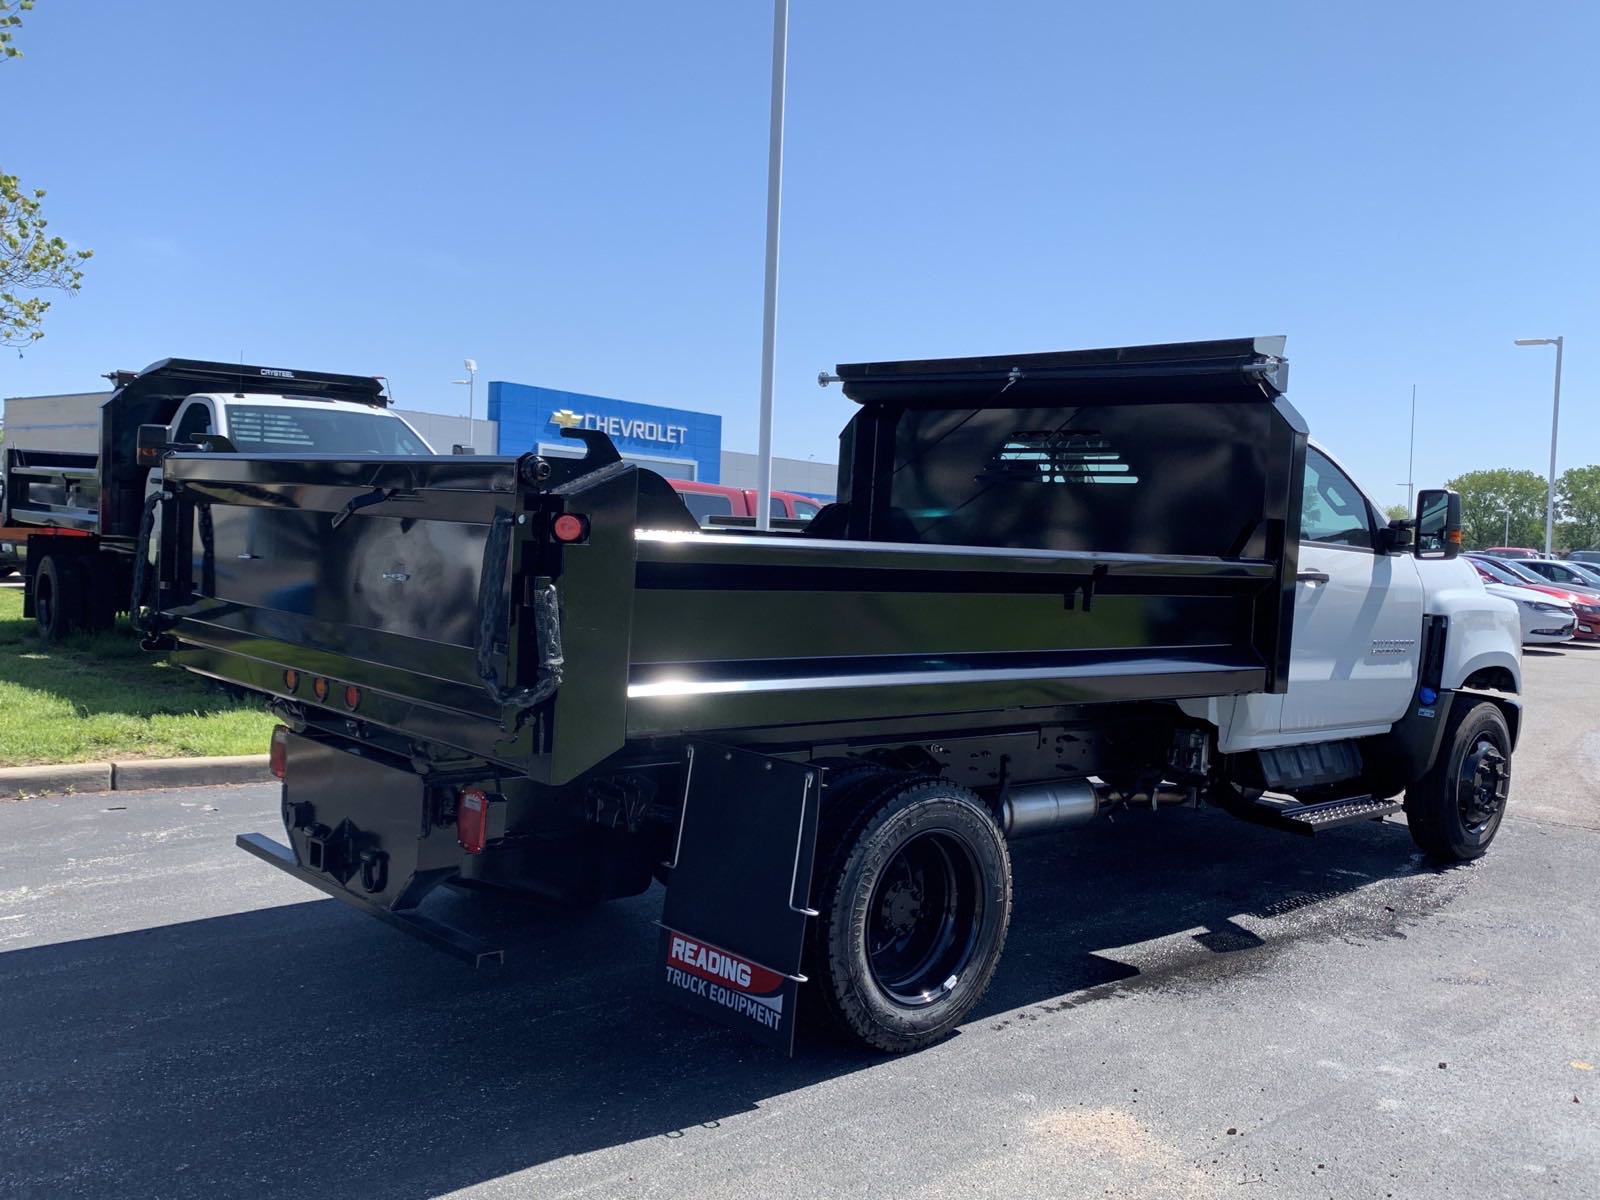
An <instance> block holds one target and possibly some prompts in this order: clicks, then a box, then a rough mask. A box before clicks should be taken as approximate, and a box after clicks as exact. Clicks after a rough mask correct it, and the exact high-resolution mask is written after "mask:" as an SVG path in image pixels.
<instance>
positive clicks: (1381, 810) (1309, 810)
mask: <svg viewBox="0 0 1600 1200" xmlns="http://www.w3.org/2000/svg"><path fill="white" fill-rule="evenodd" d="M1404 807H1405V806H1404V805H1403V804H1401V803H1399V802H1398V801H1395V800H1378V799H1375V798H1374V797H1372V796H1348V797H1346V798H1344V799H1342V800H1323V801H1321V802H1319V803H1317V804H1293V803H1290V804H1274V803H1272V802H1271V801H1262V800H1257V801H1256V802H1255V803H1253V804H1242V805H1239V806H1237V807H1234V806H1231V805H1230V806H1229V808H1228V811H1229V812H1230V813H1232V814H1233V815H1234V816H1236V817H1238V818H1239V819H1240V820H1241V821H1249V822H1250V823H1251V824H1253V825H1265V826H1267V827H1268V828H1269V829H1281V830H1283V831H1285V832H1286V833H1298V834H1301V835H1302V836H1304V837H1315V836H1316V835H1317V834H1319V833H1326V832H1327V831H1328V830H1330V829H1339V828H1342V827H1343V826H1345V825H1354V824H1356V822H1358V821H1375V820H1378V819H1380V818H1382V817H1387V816H1391V815H1393V814H1394V813H1397V812H1400V811H1401V810H1402V809H1403V808H1404Z"/></svg>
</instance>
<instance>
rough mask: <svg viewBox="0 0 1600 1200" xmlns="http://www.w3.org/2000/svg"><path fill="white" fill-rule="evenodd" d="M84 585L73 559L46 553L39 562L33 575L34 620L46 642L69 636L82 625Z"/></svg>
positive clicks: (57, 640)
mask: <svg viewBox="0 0 1600 1200" xmlns="http://www.w3.org/2000/svg"><path fill="white" fill-rule="evenodd" d="M81 582H82V581H81V578H80V576H79V574H78V572H77V571H76V570H75V569H74V564H73V562H72V559H71V558H69V557H67V556H65V555H60V554H46V555H45V556H44V557H43V558H42V559H40V560H39V568H38V570H37V571H36V572H34V576H33V619H34V620H35V621H37V622H38V624H39V636H40V637H41V638H43V639H44V640H45V641H47V642H59V641H61V640H62V639H63V638H66V637H70V636H71V635H72V634H73V633H74V632H76V631H77V629H78V627H79V626H80V625H81V624H82V623H83V622H82V608H83V588H82V586H81Z"/></svg>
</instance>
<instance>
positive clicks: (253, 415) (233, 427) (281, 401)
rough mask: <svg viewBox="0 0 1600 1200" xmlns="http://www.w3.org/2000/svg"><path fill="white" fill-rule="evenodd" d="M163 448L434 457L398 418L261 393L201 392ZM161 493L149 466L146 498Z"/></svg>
mask: <svg viewBox="0 0 1600 1200" xmlns="http://www.w3.org/2000/svg"><path fill="white" fill-rule="evenodd" d="M167 430H168V432H167V438H166V440H167V443H168V444H169V445H174V446H193V445H197V444H202V443H201V442H200V439H201V438H202V437H203V436H204V435H211V436H214V437H216V438H219V439H221V440H220V441H215V442H209V443H205V444H209V445H212V446H214V447H218V448H224V449H228V448H231V449H232V450H234V451H237V452H238V453H241V454H345V455H351V456H354V455H359V454H385V455H416V454H433V453H434V450H433V448H432V447H431V446H429V445H428V443H427V441H426V440H425V439H424V438H423V437H422V435H421V434H419V433H418V432H417V431H416V430H415V429H413V428H412V427H411V426H410V425H409V424H408V423H407V422H406V420H405V418H404V417H401V416H400V415H399V414H397V413H393V412H390V411H388V410H386V409H382V408H374V407H373V406H372V405H370V404H363V403H358V402H355V401H350V400H323V399H310V398H306V397H300V396H282V395H274V394H271V393H260V392H230V393H219V392H201V393H197V394H195V395H192V396H189V397H188V398H187V399H185V400H184V401H183V403H182V404H181V405H180V406H179V407H178V411H177V412H176V413H175V414H173V418H172V422H171V424H170V425H169V426H168V427H167ZM160 490H161V467H160V466H159V464H158V465H156V466H153V467H151V469H150V473H149V476H148V477H147V479H146V482H145V494H146V495H147V496H149V495H154V494H155V493H157V492H159V491H160Z"/></svg>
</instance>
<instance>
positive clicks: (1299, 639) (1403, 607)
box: [1280, 447, 1423, 734]
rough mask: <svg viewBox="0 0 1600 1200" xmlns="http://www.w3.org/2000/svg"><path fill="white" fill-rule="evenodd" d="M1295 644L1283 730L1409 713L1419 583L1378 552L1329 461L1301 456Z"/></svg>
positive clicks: (1363, 504) (1397, 557)
mask: <svg viewBox="0 0 1600 1200" xmlns="http://www.w3.org/2000/svg"><path fill="white" fill-rule="evenodd" d="M1300 521H1301V529H1300V567H1299V578H1298V579H1297V581H1296V583H1295V603H1294V642H1293V644H1292V646H1291V650H1290V658H1289V690H1288V693H1287V694H1286V695H1285V696H1284V702H1283V714H1282V718H1281V726H1280V728H1281V731H1282V732H1284V733H1312V732H1327V731H1335V730H1337V731H1346V732H1349V733H1351V734H1355V733H1358V732H1366V731H1371V730H1376V729H1380V728H1382V727H1386V726H1388V725H1390V724H1391V723H1393V722H1394V721H1395V720H1397V719H1398V718H1399V717H1400V715H1401V714H1402V713H1404V712H1405V709H1406V705H1407V704H1408V703H1409V702H1410V700H1411V692H1412V689H1413V687H1414V686H1415V680H1416V673H1417V664H1418V663H1419V661H1420V659H1421V642H1420V639H1421V636H1422V610H1423V592H1422V580H1421V578H1420V576H1419V575H1418V573H1417V566H1416V561H1415V560H1414V559H1413V558H1412V557H1411V556H1410V555H1409V554H1385V553H1381V552H1380V551H1379V550H1378V549H1377V546H1378V521H1377V517H1376V514H1375V513H1374V512H1373V509H1372V506H1371V504H1369V503H1368V501H1367V499H1366V497H1365V496H1364V495H1363V494H1362V493H1361V490H1360V489H1359V488H1357V487H1356V485H1355V484H1354V483H1352V482H1351V480H1350V477H1349V476H1348V475H1346V474H1345V473H1344V471H1342V470H1341V469H1340V468H1339V467H1338V465H1337V464H1335V463H1334V462H1333V460H1332V459H1330V458H1329V457H1328V456H1327V455H1326V454H1324V453H1322V452H1321V451H1320V450H1317V449H1316V448H1315V447H1311V448H1308V449H1307V451H1306V482H1305V492H1304V500H1303V507H1302V510H1301V517H1300Z"/></svg>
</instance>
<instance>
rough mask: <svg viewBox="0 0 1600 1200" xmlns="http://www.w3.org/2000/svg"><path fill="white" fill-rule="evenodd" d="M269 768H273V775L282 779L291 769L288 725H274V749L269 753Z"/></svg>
mask: <svg viewBox="0 0 1600 1200" xmlns="http://www.w3.org/2000/svg"><path fill="white" fill-rule="evenodd" d="M267 766H269V767H270V768H272V773H273V774H274V775H276V776H277V777H278V778H279V779H282V778H283V776H284V773H285V772H286V771H288V769H289V727H288V726H287V725H274V726H273V727H272V747H271V749H270V750H268V752H267Z"/></svg>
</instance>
